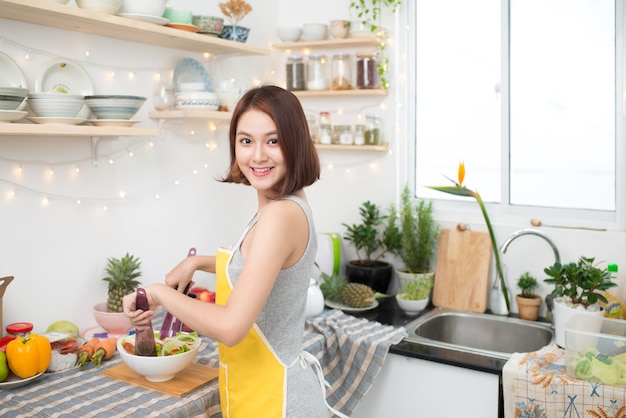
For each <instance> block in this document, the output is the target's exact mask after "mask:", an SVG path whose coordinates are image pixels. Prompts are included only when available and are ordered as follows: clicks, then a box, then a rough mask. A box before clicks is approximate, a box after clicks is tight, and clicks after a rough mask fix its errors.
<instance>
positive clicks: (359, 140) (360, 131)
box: [354, 124, 365, 145]
mask: <svg viewBox="0 0 626 418" xmlns="http://www.w3.org/2000/svg"><path fill="white" fill-rule="evenodd" d="M363 144H365V125H362V124H359V125H355V126H354V145H363Z"/></svg>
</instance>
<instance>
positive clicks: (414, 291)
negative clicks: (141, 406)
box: [396, 276, 434, 316]
mask: <svg viewBox="0 0 626 418" xmlns="http://www.w3.org/2000/svg"><path fill="white" fill-rule="evenodd" d="M433 284H434V277H433V276H420V277H415V278H411V279H407V280H405V281H404V282H403V283H402V287H401V288H400V290H399V291H398V294H397V295H396V301H397V302H398V306H400V308H401V309H402V310H403V311H404V312H405V313H406V314H407V315H409V316H411V315H417V314H418V313H419V312H420V311H422V310H423V309H424V308H425V307H426V305H428V300H429V299H430V291H431V290H432V288H433Z"/></svg>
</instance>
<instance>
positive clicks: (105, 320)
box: [93, 302, 132, 337]
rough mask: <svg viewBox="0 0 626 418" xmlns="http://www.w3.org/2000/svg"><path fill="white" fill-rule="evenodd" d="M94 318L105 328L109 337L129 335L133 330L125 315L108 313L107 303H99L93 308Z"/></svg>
mask: <svg viewBox="0 0 626 418" xmlns="http://www.w3.org/2000/svg"><path fill="white" fill-rule="evenodd" d="M93 316H94V318H96V322H97V323H98V325H100V326H101V327H102V328H104V329H105V330H106V332H107V334H109V337H115V336H117V337H119V336H122V335H128V331H130V329H131V328H132V325H131V324H130V320H129V319H128V317H127V316H126V315H124V313H122V312H120V313H118V312H107V304H106V302H102V303H98V304H97V305H95V306H94V307H93Z"/></svg>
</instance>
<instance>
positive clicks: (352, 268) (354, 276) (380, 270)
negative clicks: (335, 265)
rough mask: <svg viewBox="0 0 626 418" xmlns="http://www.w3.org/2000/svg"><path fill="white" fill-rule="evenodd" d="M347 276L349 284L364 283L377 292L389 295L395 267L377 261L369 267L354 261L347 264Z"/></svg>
mask: <svg viewBox="0 0 626 418" xmlns="http://www.w3.org/2000/svg"><path fill="white" fill-rule="evenodd" d="M346 276H348V281H349V282H356V283H363V284H365V285H368V286H369V287H371V288H372V289H374V291H375V292H380V293H387V288H388V287H389V282H391V278H392V276H393V266H392V265H391V264H389V263H387V262H385V261H377V262H376V263H374V264H373V265H371V266H368V265H362V264H361V263H360V262H359V261H358V260H353V261H350V262H349V263H348V264H346Z"/></svg>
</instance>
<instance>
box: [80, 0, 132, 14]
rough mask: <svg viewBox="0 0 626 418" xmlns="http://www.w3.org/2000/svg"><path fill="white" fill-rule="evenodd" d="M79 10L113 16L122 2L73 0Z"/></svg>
mask: <svg viewBox="0 0 626 418" xmlns="http://www.w3.org/2000/svg"><path fill="white" fill-rule="evenodd" d="M75 1H76V5H77V6H78V7H80V8H81V9H86V10H93V11H95V12H102V13H107V14H110V15H112V14H115V13H117V11H118V10H119V9H120V7H121V6H122V0H75Z"/></svg>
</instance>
